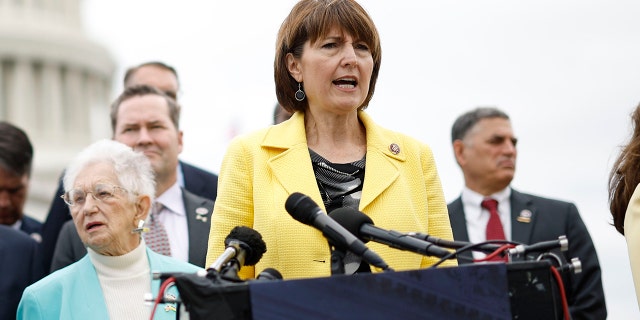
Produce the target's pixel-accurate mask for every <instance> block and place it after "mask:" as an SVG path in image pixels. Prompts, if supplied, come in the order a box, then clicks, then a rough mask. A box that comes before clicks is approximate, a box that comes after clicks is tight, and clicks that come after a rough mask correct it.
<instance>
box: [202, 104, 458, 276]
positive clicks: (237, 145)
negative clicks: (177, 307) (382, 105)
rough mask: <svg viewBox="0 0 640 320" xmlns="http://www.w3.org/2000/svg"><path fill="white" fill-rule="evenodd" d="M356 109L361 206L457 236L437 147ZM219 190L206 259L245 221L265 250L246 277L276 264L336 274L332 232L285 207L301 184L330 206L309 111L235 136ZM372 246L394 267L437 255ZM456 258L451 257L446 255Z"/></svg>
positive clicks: (302, 272) (391, 220) (377, 217)
mask: <svg viewBox="0 0 640 320" xmlns="http://www.w3.org/2000/svg"><path fill="white" fill-rule="evenodd" d="M358 117H359V118H360V121H361V122H362V123H363V125H364V126H365V128H366V132H367V154H366V169H365V178H364V184H363V189H362V197H361V199H360V206H359V209H360V211H362V212H364V213H365V214H367V215H369V217H371V219H372V220H373V221H374V222H375V224H376V226H379V227H381V228H385V229H393V230H397V231H402V232H409V231H418V232H424V233H429V234H433V235H437V236H438V237H444V238H445V239H452V234H451V227H450V225H449V217H448V215H447V211H446V210H447V209H446V201H445V200H444V193H443V191H442V186H441V184H440V178H439V177H438V172H437V170H436V165H435V161H434V158H433V154H432V153H431V149H430V148H429V147H428V146H427V145H425V144H423V143H421V142H419V141H417V140H415V139H413V138H411V137H408V136H406V135H403V134H400V133H397V132H393V131H390V130H387V129H384V128H382V127H380V126H378V125H376V124H375V123H374V122H373V121H372V120H371V118H370V117H369V116H368V115H367V114H366V113H365V112H359V113H358ZM394 144H395V145H394ZM392 146H393V148H392ZM395 147H398V149H396V148H395ZM393 150H399V152H394V151H393ZM219 190H220V192H219V194H218V198H217V200H216V204H215V207H214V213H213V217H212V222H211V235H210V237H209V253H208V254H207V265H210V264H211V263H212V262H213V261H214V260H215V259H216V258H217V257H218V256H219V255H220V254H221V253H222V252H223V251H224V249H225V248H224V245H223V244H224V240H225V238H226V237H227V235H228V234H229V231H230V230H231V229H232V228H234V227H236V226H239V225H242V226H248V227H251V228H253V229H255V230H257V231H258V232H260V234H261V235H262V237H263V239H264V241H265V243H266V245H267V252H266V253H265V254H264V255H263V256H262V258H261V259H260V261H259V262H258V264H257V265H256V266H255V267H253V266H247V267H243V268H242V269H241V270H240V276H241V277H243V278H252V277H254V276H255V275H256V274H257V273H256V272H255V270H256V268H257V269H265V268H275V269H277V270H278V271H280V272H281V273H282V275H283V277H284V278H285V279H289V278H302V277H319V276H329V275H330V274H331V268H330V261H331V260H330V255H331V250H330V248H329V245H328V243H327V240H326V238H325V237H324V236H323V235H322V233H321V232H320V231H318V230H316V229H314V228H313V227H309V226H306V225H303V224H301V223H300V222H298V221H296V220H295V219H293V218H292V217H291V216H290V215H289V214H288V213H287V211H285V208H284V204H285V201H286V200H287V198H288V197H289V195H290V194H292V193H294V192H301V193H303V194H306V195H308V196H309V197H310V198H311V199H313V200H314V201H315V202H316V203H317V204H318V205H319V206H320V208H321V209H322V210H326V209H325V208H324V204H323V202H322V197H321V196H320V191H319V190H318V185H317V182H316V178H315V175H314V171H313V167H312V163H311V156H310V155H309V149H308V146H307V141H306V135H305V127H304V114H302V113H300V112H296V113H295V114H294V115H293V116H292V117H291V119H289V120H287V121H285V122H283V123H280V124H278V125H276V126H270V127H268V128H265V129H262V130H259V131H256V132H254V133H252V134H249V135H246V136H241V137H238V138H236V139H235V140H234V141H233V142H232V143H231V144H230V146H229V148H228V150H227V154H226V155H225V157H224V160H223V162H222V166H221V171H220V180H219ZM368 246H369V247H370V248H371V249H372V250H373V251H375V252H377V253H378V254H379V255H380V256H381V257H382V258H383V259H384V260H385V261H386V262H387V263H388V264H389V266H390V267H391V268H394V269H396V270H407V269H418V268H421V267H427V266H431V265H432V264H433V263H435V262H436V261H438V259H436V258H431V257H423V256H421V255H418V254H415V253H412V252H406V251H400V250H398V249H393V248H390V247H388V246H386V245H381V244H376V243H369V244H368ZM455 264H456V263H455V261H453V260H449V261H448V262H446V263H445V265H455Z"/></svg>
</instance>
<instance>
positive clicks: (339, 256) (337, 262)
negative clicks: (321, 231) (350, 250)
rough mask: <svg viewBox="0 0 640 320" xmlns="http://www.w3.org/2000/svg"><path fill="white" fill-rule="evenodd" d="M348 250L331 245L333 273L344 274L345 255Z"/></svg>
mask: <svg viewBox="0 0 640 320" xmlns="http://www.w3.org/2000/svg"><path fill="white" fill-rule="evenodd" d="M345 254H346V252H345V251H344V250H340V249H338V248H336V247H334V246H331V275H332V276H333V275H337V274H344V256H345Z"/></svg>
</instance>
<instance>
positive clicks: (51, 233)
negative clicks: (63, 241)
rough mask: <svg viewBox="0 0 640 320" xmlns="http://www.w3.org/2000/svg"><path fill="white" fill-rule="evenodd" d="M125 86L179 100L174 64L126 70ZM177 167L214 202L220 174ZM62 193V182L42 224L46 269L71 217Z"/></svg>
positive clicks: (186, 183) (187, 183)
mask: <svg viewBox="0 0 640 320" xmlns="http://www.w3.org/2000/svg"><path fill="white" fill-rule="evenodd" d="M123 85H124V87H125V88H129V87H133V86H137V85H149V86H153V87H156V88H158V89H159V90H160V91H162V92H164V93H165V94H166V95H167V96H169V97H171V98H172V99H174V100H176V101H177V97H178V93H179V92H180V81H179V78H178V73H177V72H176V70H175V69H174V68H173V67H171V66H169V65H167V64H165V63H163V62H160V61H149V62H145V63H142V64H140V65H137V66H134V67H131V68H129V69H128V70H127V71H126V72H125V76H124V81H123ZM175 170H176V174H177V180H178V184H179V185H180V186H181V187H183V188H184V189H186V190H188V191H189V192H191V193H193V194H195V195H198V196H200V197H204V198H207V199H210V200H212V201H215V199H216V194H217V190H218V176H217V175H215V174H213V173H211V172H208V171H205V170H203V169H201V168H198V167H196V166H193V165H191V164H188V163H186V162H184V161H178V164H177V165H176V168H175ZM63 192H64V191H63V188H62V184H60V185H59V187H58V190H57V192H56V196H55V197H54V199H53V201H52V203H51V207H50V208H49V214H48V216H47V219H46V221H45V223H44V225H43V227H42V238H43V243H42V251H43V252H42V255H43V263H44V267H45V270H49V269H51V261H52V258H53V253H54V250H55V246H56V242H57V240H58V235H59V233H60V229H61V228H62V225H63V224H64V223H65V222H66V221H68V220H70V219H71V216H70V215H69V209H68V208H67V206H66V204H65V203H64V201H62V198H60V196H61V195H62V194H63ZM207 237H208V235H207ZM80 249H84V248H80Z"/></svg>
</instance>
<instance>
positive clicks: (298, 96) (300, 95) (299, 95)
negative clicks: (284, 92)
mask: <svg viewBox="0 0 640 320" xmlns="http://www.w3.org/2000/svg"><path fill="white" fill-rule="evenodd" d="M306 96H307V95H306V94H304V91H302V89H301V88H300V82H298V91H296V94H295V98H296V100H298V101H302V100H304V98H305V97H306Z"/></svg>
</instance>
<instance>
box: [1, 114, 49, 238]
mask: <svg viewBox="0 0 640 320" xmlns="http://www.w3.org/2000/svg"><path fill="white" fill-rule="evenodd" d="M32 161H33V146H32V145H31V141H30V140H29V137H28V136H27V134H26V133H25V132H24V131H22V129H20V128H18V127H16V126H14V125H12V124H10V123H8V122H6V121H0V224H3V225H7V226H11V227H13V228H14V229H16V230H21V231H22V232H24V233H26V234H28V235H29V236H31V237H32V238H33V239H34V240H36V241H37V242H40V241H41V236H40V232H41V229H42V223H40V222H39V221H38V220H36V219H33V218H31V217H28V216H26V215H25V214H24V212H23V209H24V204H25V202H26V201H27V192H28V191H29V179H30V177H31V164H32Z"/></svg>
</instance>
